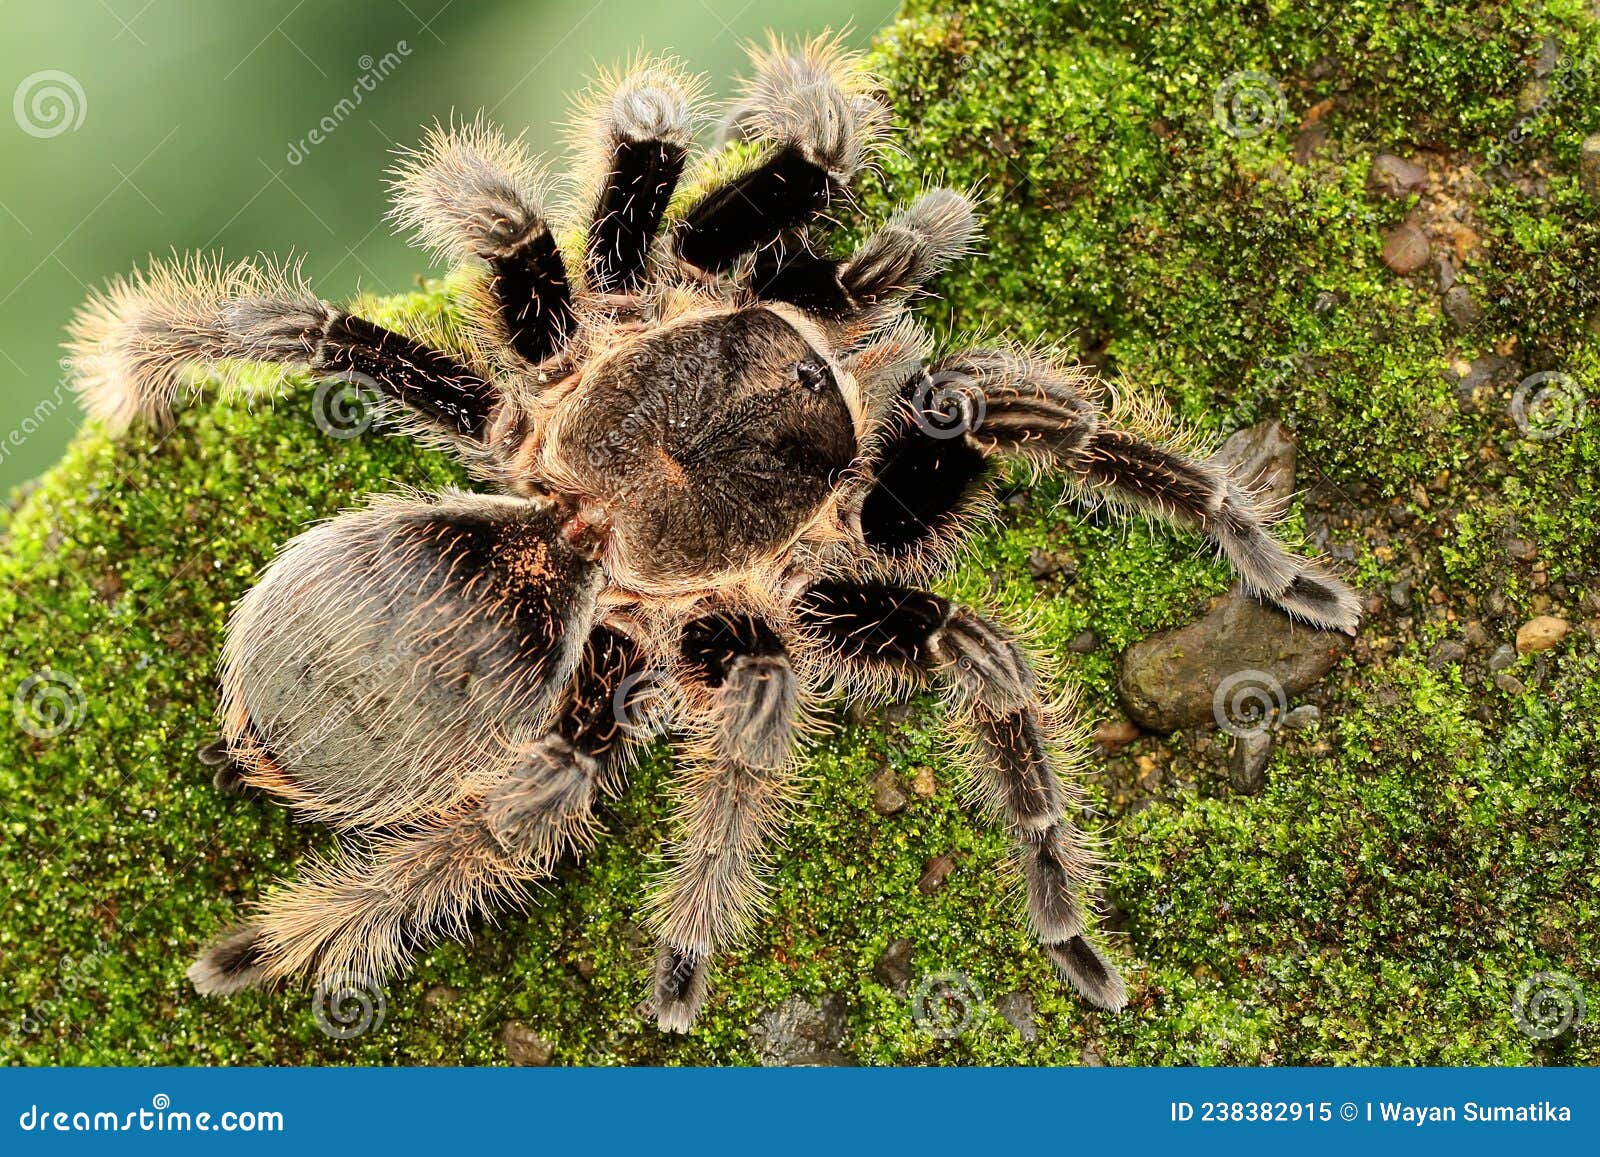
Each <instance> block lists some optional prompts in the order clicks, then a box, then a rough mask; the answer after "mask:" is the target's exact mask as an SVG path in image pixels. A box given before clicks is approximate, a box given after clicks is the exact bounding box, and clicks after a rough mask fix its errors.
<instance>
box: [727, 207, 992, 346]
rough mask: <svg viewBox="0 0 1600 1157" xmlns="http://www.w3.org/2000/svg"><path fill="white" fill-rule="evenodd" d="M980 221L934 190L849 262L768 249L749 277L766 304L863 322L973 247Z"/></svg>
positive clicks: (875, 235) (891, 221)
mask: <svg viewBox="0 0 1600 1157" xmlns="http://www.w3.org/2000/svg"><path fill="white" fill-rule="evenodd" d="M977 235H978V220H977V216H976V214H975V213H974V212H973V208H972V203H971V201H969V200H968V199H967V198H966V197H964V196H962V195H961V194H960V193H956V192H953V191H952V190H950V189H930V190H929V191H928V192H926V193H924V194H922V196H920V197H918V198H917V199H916V200H915V201H913V202H911V204H909V205H907V206H906V207H905V208H903V209H900V210H899V211H898V212H896V213H895V214H894V215H893V216H891V217H890V218H889V219H888V220H887V221H885V222H884V223H883V225H882V226H881V227H879V229H878V230H877V231H876V232H875V233H873V234H872V235H871V236H870V237H868V238H867V239H866V241H864V242H862V244H861V246H860V248H858V249H857V250H856V251H855V253H853V254H852V255H851V256H849V257H847V258H843V259H840V258H832V257H824V256H819V255H817V254H815V253H812V252H810V251H809V250H805V249H800V250H796V251H793V252H779V251H777V250H773V249H768V250H763V251H762V252H761V253H760V254H758V256H757V259H756V265H755V268H754V269H753V270H752V271H751V273H750V276H749V278H748V285H749V288H750V291H751V293H752V294H754V296H755V297H756V298H757V299H759V300H762V301H783V302H788V303H789V304H791V305H794V306H798V307H799V308H801V309H804V310H806V311H807V312H808V313H813V314H820V315H822V316H824V317H828V318H838V319H844V320H857V319H860V318H863V317H870V316H873V315H874V314H876V313H878V312H880V311H881V310H882V308H883V307H884V306H887V305H891V304H894V303H896V302H899V301H903V300H904V299H905V298H907V297H909V296H910V295H912V294H914V293H916V292H917V291H918V290H919V289H921V288H922V287H923V286H924V285H926V284H927V283H928V282H929V281H930V280H931V279H932V278H933V277H934V276H935V275H936V274H937V273H938V272H939V271H940V270H942V269H944V268H945V267H947V266H948V265H950V264H951V263H952V262H954V261H957V260H959V259H960V258H961V257H963V256H964V255H965V254H966V253H967V252H968V251H970V249H971V248H972V244H973V242H974V241H975V240H976V238H977Z"/></svg>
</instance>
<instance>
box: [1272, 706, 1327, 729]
mask: <svg viewBox="0 0 1600 1157" xmlns="http://www.w3.org/2000/svg"><path fill="white" fill-rule="evenodd" d="M1321 720H1322V709H1321V708H1320V707H1318V706H1317V705H1316V704H1315V703H1302V704H1301V705H1300V706H1298V707H1296V708H1295V709H1294V710H1293V711H1290V712H1289V713H1288V714H1286V715H1285V716H1284V717H1283V718H1282V719H1281V720H1279V721H1278V726H1279V727H1282V728H1283V729H1284V730H1286V731H1305V730H1306V729H1308V728H1311V727H1315V726H1316V725H1317V724H1318V723H1319V722H1321Z"/></svg>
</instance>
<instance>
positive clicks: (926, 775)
mask: <svg viewBox="0 0 1600 1157" xmlns="http://www.w3.org/2000/svg"><path fill="white" fill-rule="evenodd" d="M911 790H912V791H914V792H916V793H917V795H918V796H920V797H921V798H922V799H932V798H933V797H934V795H935V794H936V793H937V792H938V790H939V781H938V780H936V779H934V778H933V768H931V767H919V768H917V774H916V776H915V778H913V779H912V781H911Z"/></svg>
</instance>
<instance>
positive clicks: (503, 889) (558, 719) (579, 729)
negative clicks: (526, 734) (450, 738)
mask: <svg viewBox="0 0 1600 1157" xmlns="http://www.w3.org/2000/svg"><path fill="white" fill-rule="evenodd" d="M644 662H645V660H644V656H643V655H642V653H641V651H640V649H639V647H638V646H637V644H635V643H634V641H633V640H632V639H631V638H630V637H629V636H627V635H625V634H622V633H621V632H619V631H616V630H613V629H611V628H609V627H605V626H601V627H597V628H595V630H594V631H593V632H591V633H590V635H589V638H588V641H587V642H586V644H585V646H584V650H583V655H582V658H581V661H580V662H579V665H578V669H577V670H576V671H575V672H574V673H573V675H572V678H571V680H570V681H569V682H568V684H567V686H566V689H565V691H564V692H563V693H562V697H561V699H560V700H559V701H558V703H557V705H556V710H555V714H554V717H553V720H552V724H551V727H550V730H549V731H547V732H546V733H545V734H543V735H541V736H539V737H538V738H536V739H534V740H532V741H531V742H528V743H526V744H522V745H520V746H519V747H518V748H517V749H516V750H515V751H514V752H513V753H512V754H511V756H510V759H509V764H508V765H507V766H506V767H505V768H503V771H504V775H503V778H501V779H500V780H499V782H498V783H497V784H496V785H495V786H494V787H493V788H492V789H491V790H489V791H488V792H486V793H485V794H483V795H482V796H479V797H477V798H475V799H471V800H467V801H464V802H463V803H462V804H460V805H459V806H458V807H456V808H454V809H453V810H452V811H451V812H450V813H448V814H446V815H444V816H440V817H435V818H432V819H429V820H426V821H423V822H419V823H414V824H411V825H407V826H406V827H404V828H402V829H401V830H399V831H397V832H394V833H391V834H386V835H382V836H379V837H376V838H374V839H372V840H370V841H369V842H367V843H365V844H363V845H360V846H357V847H355V848H350V849H347V850H346V852H345V853H344V854H343V855H342V856H341V857H340V858H339V859H337V860H333V861H320V862H316V863H313V864H312V865H311V866H310V867H309V868H308V869H307V870H306V871H304V872H303V873H302V875H301V878H300V879H299V880H298V881H296V882H295V883H293V884H291V885H289V886H288V887H286V888H284V889H281V890H279V891H276V892H274V893H273V894H272V895H270V896H269V897H268V898H267V899H266V900H265V901H264V902H263V903H262V904H261V905H260V906H259V907H258V909H257V911H256V913H255V914H254V916H253V917H252V919H251V920H250V921H249V923H247V924H246V925H244V926H243V927H242V928H238V929H235V930H234V931H232V932H230V933H228V934H227V935H226V936H224V937H223V938H222V939H221V940H219V941H218V942H217V943H216V944H214V945H213V946H212V947H211V948H209V949H208V950H207V951H206V952H205V953H204V954H203V955H202V956H201V957H200V959H199V960H197V961H196V962H195V964H194V965H193V966H192V967H191V968H190V969H189V978H190V980H192V981H193V982H194V984H195V987H196V988H198V989H199V990H200V991H201V992H203V993H229V992H236V991H239V990H241V989H245V988H254V987H261V986H264V985H271V984H274V983H277V982H279V981H281V980H284V979H286V978H288V977H291V976H294V975H298V974H301V973H314V974H316V975H318V976H320V977H321V978H323V979H324V980H332V979H334V978H335V977H338V976H341V975H343V976H347V977H349V976H359V977H366V978H369V979H370V980H372V981H373V982H377V981H379V980H381V979H382V978H383V977H385V976H387V975H388V974H390V973H391V972H393V971H395V970H397V969H400V968H403V967H405V965H406V964H407V963H408V962H409V961H410V959H411V957H412V955H413V953H414V952H415V951H416V950H417V949H418V948H419V947H421V946H424V945H427V944H431V943H434V942H436V941H438V940H441V939H444V938H447V937H455V938H464V937H465V936H466V935H467V933H468V931H469V927H470V922H471V920H472V919H473V918H474V917H475V916H478V915H481V914H484V913H487V912H489V911H490V910H492V909H493V908H495V907H497V906H500V905H504V904H508V903H516V902H519V901H520V900H522V899H523V897H524V896H525V894H526V888H527V885H528V884H529V883H530V882H531V881H533V880H535V879H538V878H539V877H541V876H544V875H548V874H549V872H550V871H551V869H552V868H553V867H554V866H555V864H556V862H557V861H558V860H559V859H560V858H561V856H562V855H564V854H566V853H568V852H571V851H580V850H582V849H584V848H586V847H588V846H589V845H590V843H591V842H592V839H593V834H594V819H593V804H594V800H595V796H596V793H597V792H598V791H600V790H608V791H610V790H615V789H616V788H617V787H618V786H619V781H620V779H621V777H622V775H623V774H624V772H625V770H626V766H627V761H628V759H629V758H630V756H631V745H632V739H631V736H630V732H629V730H628V729H627V728H626V727H625V726H624V725H623V722H624V712H625V711H626V709H627V706H628V705H627V703H626V698H627V695H628V690H629V679H630V676H635V675H636V674H637V673H638V672H640V671H642V670H643V669H644Z"/></svg>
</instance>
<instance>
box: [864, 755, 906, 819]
mask: <svg viewBox="0 0 1600 1157" xmlns="http://www.w3.org/2000/svg"><path fill="white" fill-rule="evenodd" d="M910 802H911V800H910V797H909V796H907V795H906V793H905V791H904V789H902V788H901V786H900V777H899V776H898V775H896V774H895V773H894V769H893V768H888V767H886V768H884V769H883V770H882V771H880V772H879V773H878V775H877V777H876V778H875V779H874V780H873V781H872V810H873V811H875V812H877V813H878V814H879V815H880V816H892V815H894V814H895V813H896V812H899V811H904V810H905V806H906V804H908V803H910Z"/></svg>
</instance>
